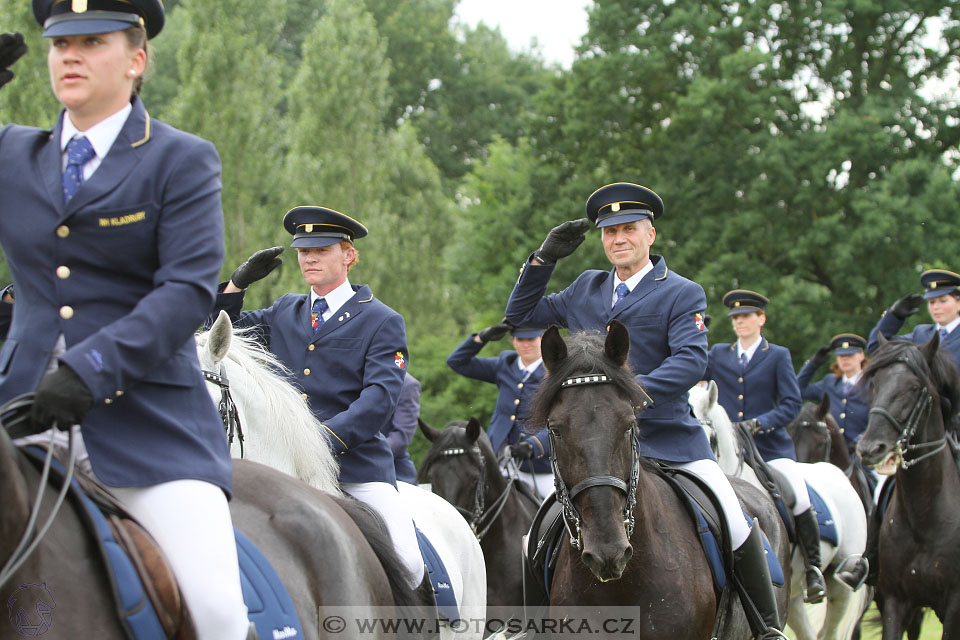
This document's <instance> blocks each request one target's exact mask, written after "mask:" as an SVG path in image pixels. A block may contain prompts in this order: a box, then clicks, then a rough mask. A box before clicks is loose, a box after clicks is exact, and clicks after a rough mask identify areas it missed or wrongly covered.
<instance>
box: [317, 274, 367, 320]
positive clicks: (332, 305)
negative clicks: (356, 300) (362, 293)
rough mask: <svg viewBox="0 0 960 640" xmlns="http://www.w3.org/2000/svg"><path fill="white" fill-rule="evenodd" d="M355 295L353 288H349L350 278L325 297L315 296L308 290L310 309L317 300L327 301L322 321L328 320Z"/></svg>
mask: <svg viewBox="0 0 960 640" xmlns="http://www.w3.org/2000/svg"><path fill="white" fill-rule="evenodd" d="M354 293H356V292H355V291H354V290H353V287H351V286H350V278H347V279H345V280H344V281H343V283H342V284H341V285H340V286H339V287H337V288H336V289H334V290H333V291H331V292H330V293H328V294H327V295H325V296H320V295H317V292H316V291H314V290H313V288H312V287H311V288H310V307H311V308H313V303H314V302H315V301H316V299H317V298H321V297H322V298H323V299H324V300H326V301H327V310H326V311H325V312H324V313H323V319H324V320H329V319H330V316H332V315H333V314H335V313H336V312H337V310H338V309H340V307H342V306H343V305H345V304H346V303H347V300H349V299H350V298H352V297H353V294H354Z"/></svg>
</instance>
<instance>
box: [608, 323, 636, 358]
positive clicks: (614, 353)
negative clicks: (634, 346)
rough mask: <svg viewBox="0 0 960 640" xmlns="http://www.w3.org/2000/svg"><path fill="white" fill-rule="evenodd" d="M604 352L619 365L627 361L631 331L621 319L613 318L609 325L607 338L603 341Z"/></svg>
mask: <svg viewBox="0 0 960 640" xmlns="http://www.w3.org/2000/svg"><path fill="white" fill-rule="evenodd" d="M603 353H604V354H606V356H607V357H608V358H610V359H611V360H613V362H614V363H615V364H616V365H617V366H618V367H622V366H623V365H624V364H625V363H626V362H627V354H629V353H630V332H628V331H627V328H626V327H625V326H624V325H623V323H622V322H620V321H619V320H611V321H610V326H608V327H607V339H606V340H605V341H604V343H603Z"/></svg>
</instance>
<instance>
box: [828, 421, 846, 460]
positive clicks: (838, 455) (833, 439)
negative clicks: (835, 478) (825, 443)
mask: <svg viewBox="0 0 960 640" xmlns="http://www.w3.org/2000/svg"><path fill="white" fill-rule="evenodd" d="M826 424H827V431H828V432H829V433H830V460H829V461H828V462H830V463H831V464H833V465H835V466H837V467H840V468H841V469H846V468H847V467H849V466H850V465H851V464H853V461H852V460H851V459H850V452H849V451H848V450H847V442H846V440H845V439H844V437H843V434H842V433H840V430H839V429H838V428H836V427H835V426H834V425H832V424H830V423H829V422H828V423H826Z"/></svg>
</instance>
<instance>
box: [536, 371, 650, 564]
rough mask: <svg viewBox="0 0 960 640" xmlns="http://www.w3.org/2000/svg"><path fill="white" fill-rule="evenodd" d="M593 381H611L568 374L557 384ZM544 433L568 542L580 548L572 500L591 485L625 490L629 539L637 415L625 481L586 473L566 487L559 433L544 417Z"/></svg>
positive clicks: (636, 472) (636, 476) (625, 523)
mask: <svg viewBox="0 0 960 640" xmlns="http://www.w3.org/2000/svg"><path fill="white" fill-rule="evenodd" d="M593 384H613V381H611V380H610V378H608V377H607V376H606V375H603V374H590V375H582V376H571V377H569V378H566V379H565V380H564V381H563V382H562V383H560V388H561V389H563V388H565V387H578V386H583V385H593ZM547 436H548V437H549V439H550V466H551V468H552V469H553V477H554V479H555V484H556V495H557V502H559V503H560V506H561V507H562V514H563V524H564V526H565V527H566V529H567V534H568V535H569V536H570V544H571V545H573V548H574V549H576V550H577V551H580V550H582V549H583V535H582V524H581V523H582V521H583V518H582V517H581V516H580V512H579V511H577V507H576V506H575V505H574V504H573V499H574V498H576V497H577V496H578V495H580V494H581V493H583V492H584V491H586V490H587V489H590V488H592V487H614V488H615V489H617V490H619V491H621V492H622V493H623V494H624V498H625V499H624V505H623V528H624V530H625V531H626V533H627V540H629V539H630V538H631V536H632V535H633V527H634V523H635V521H634V514H633V507H634V505H635V504H636V501H637V484H638V483H639V481H640V426H639V424H638V423H637V421H636V419H634V421H633V426H632V427H631V429H630V440H631V444H632V447H631V449H632V450H631V455H632V465H631V471H630V478H629V479H628V480H627V481H626V482H624V481H623V480H621V479H620V478H618V477H616V476H611V475H603V476H588V477H586V478H584V479H583V480H581V481H580V482H578V483H577V484H576V485H575V486H574V487H573V488H572V489H568V488H567V483H566V481H565V480H564V479H563V475H562V474H561V473H560V463H559V462H558V460H557V441H558V440H560V436H559V435H557V434H556V433H555V432H554V430H553V429H551V428H550V421H549V420H547Z"/></svg>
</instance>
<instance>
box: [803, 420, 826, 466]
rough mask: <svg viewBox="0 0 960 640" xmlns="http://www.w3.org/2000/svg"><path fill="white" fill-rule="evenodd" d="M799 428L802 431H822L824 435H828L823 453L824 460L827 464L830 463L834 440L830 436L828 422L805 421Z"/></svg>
mask: <svg viewBox="0 0 960 640" xmlns="http://www.w3.org/2000/svg"><path fill="white" fill-rule="evenodd" d="M797 426H799V427H800V428H801V429H816V430H817V431H822V432H823V433H825V434H826V436H827V437H826V444H824V445H823V449H824V451H823V458H822V460H823V461H825V462H829V461H830V453H831V451H832V447H833V442H832V440H833V438H832V437H831V436H830V429H829V427H827V421H826V420H804V421H803V422H799V423H797ZM816 459H817V460H821V458H816Z"/></svg>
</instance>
